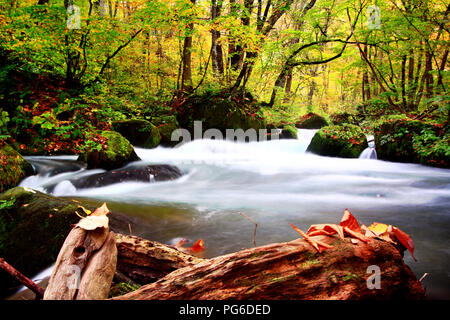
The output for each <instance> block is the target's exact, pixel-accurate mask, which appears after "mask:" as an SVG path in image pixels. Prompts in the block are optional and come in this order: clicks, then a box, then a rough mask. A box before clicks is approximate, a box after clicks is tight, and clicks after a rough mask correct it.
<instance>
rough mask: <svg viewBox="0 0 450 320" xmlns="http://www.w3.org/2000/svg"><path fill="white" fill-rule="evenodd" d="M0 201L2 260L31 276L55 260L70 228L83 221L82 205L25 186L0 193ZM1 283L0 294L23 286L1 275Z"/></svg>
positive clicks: (0, 247)
mask: <svg viewBox="0 0 450 320" xmlns="http://www.w3.org/2000/svg"><path fill="white" fill-rule="evenodd" d="M0 201H2V203H3V206H2V208H1V209H0V257H2V258H4V259H5V260H6V261H7V262H8V263H10V264H11V265H12V266H13V267H15V268H16V269H17V270H19V271H20V272H22V273H23V274H25V275H26V276H28V277H32V276H33V275H34V274H36V273H37V272H39V271H41V270H42V269H43V268H45V267H47V266H49V265H50V264H51V263H53V262H55V261H56V258H57V256H58V253H59V250H60V249H61V246H62V244H63V243H64V240H65V238H66V236H67V235H68V234H69V232H70V230H71V228H72V227H71V225H72V224H75V223H77V222H78V221H79V220H80V218H79V217H78V216H77V214H76V213H75V211H76V210H80V209H79V204H78V203H76V202H73V201H72V200H68V199H62V198H57V197H53V196H50V195H46V194H44V193H41V192H38V191H34V190H31V189H27V188H22V187H16V188H13V189H10V190H8V191H6V192H4V193H3V194H0ZM3 201H6V202H3ZM85 207H86V209H89V210H92V209H94V208H92V207H88V206H85ZM0 283H1V284H2V286H1V289H2V291H0V295H4V294H9V293H11V291H9V290H8V289H10V288H13V287H16V286H19V285H20V283H18V282H17V281H15V280H13V279H12V278H11V276H9V275H8V274H6V273H2V272H0ZM16 289H17V288H16Z"/></svg>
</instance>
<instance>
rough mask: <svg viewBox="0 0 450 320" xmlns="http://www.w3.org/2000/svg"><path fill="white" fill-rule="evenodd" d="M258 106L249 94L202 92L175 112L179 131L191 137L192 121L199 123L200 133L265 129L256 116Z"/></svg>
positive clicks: (190, 98) (191, 97)
mask: <svg viewBox="0 0 450 320" xmlns="http://www.w3.org/2000/svg"><path fill="white" fill-rule="evenodd" d="M260 107H261V105H260V103H258V101H256V100H255V99H254V98H253V97H252V96H251V95H250V94H246V95H245V96H242V93H238V94H235V95H231V94H230V93H229V92H225V91H224V92H219V91H218V92H205V93H203V94H197V95H192V96H190V97H188V98H187V99H186V101H184V103H183V104H182V107H180V108H178V110H177V112H178V114H177V120H178V122H179V124H180V126H181V127H182V128H185V129H188V130H189V131H190V132H191V133H193V129H194V121H202V130H203V131H205V130H208V129H218V130H220V131H221V132H222V134H225V133H226V129H242V130H244V131H245V130H247V129H250V128H252V129H255V130H256V132H258V130H259V129H264V128H266V123H265V120H264V118H262V117H261V116H260V113H259V112H258V111H259V110H260Z"/></svg>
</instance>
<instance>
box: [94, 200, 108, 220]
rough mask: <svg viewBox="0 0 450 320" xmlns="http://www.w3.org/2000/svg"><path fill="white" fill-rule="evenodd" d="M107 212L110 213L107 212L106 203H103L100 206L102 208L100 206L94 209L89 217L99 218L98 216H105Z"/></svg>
mask: <svg viewBox="0 0 450 320" xmlns="http://www.w3.org/2000/svg"><path fill="white" fill-rule="evenodd" d="M109 212H110V211H109V209H108V207H107V206H106V202H104V203H103V204H102V206H101V207H98V208H97V209H95V211H94V212H92V214H91V215H92V216H97V217H99V216H105V215H107V214H108V213H109Z"/></svg>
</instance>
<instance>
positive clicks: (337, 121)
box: [330, 112, 357, 125]
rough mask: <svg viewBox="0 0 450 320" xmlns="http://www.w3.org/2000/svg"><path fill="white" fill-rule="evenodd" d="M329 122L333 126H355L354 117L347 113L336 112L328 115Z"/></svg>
mask: <svg viewBox="0 0 450 320" xmlns="http://www.w3.org/2000/svg"><path fill="white" fill-rule="evenodd" d="M330 121H331V123H332V124H333V125H343V124H354V125H356V124H357V121H356V119H355V116H354V115H352V114H350V113H348V112H338V113H333V114H331V115H330Z"/></svg>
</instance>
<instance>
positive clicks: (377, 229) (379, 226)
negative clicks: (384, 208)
mask: <svg viewBox="0 0 450 320" xmlns="http://www.w3.org/2000/svg"><path fill="white" fill-rule="evenodd" d="M368 229H369V230H371V231H373V232H374V233H375V234H376V235H380V234H383V233H385V232H386V231H387V229H388V225H387V224H384V223H378V222H374V223H372V224H371V225H370V226H369V228H368Z"/></svg>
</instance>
